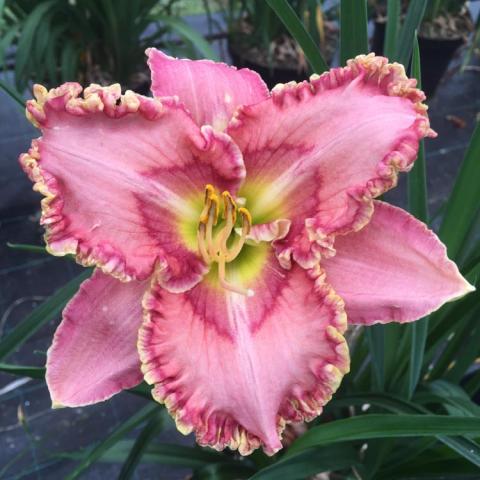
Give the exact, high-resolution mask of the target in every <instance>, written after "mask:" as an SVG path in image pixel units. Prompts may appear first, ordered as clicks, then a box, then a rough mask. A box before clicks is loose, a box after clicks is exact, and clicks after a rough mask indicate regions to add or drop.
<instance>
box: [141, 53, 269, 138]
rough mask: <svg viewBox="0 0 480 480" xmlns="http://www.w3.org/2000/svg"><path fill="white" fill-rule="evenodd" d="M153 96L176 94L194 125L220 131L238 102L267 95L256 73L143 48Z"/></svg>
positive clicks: (247, 102)
mask: <svg viewBox="0 0 480 480" xmlns="http://www.w3.org/2000/svg"><path fill="white" fill-rule="evenodd" d="M146 53H147V55H148V65H149V66H150V70H151V72H152V92H153V95H154V96H155V97H165V96H167V97H168V96H173V95H176V96H178V98H179V99H180V101H181V102H182V103H183V104H184V105H185V106H186V107H187V109H188V110H189V112H190V113H191V114H192V117H193V118H194V120H195V121H196V122H197V124H198V125H204V124H208V125H212V126H213V127H214V128H215V129H217V130H223V129H224V128H225V127H226V126H227V124H228V121H229V120H230V118H231V116H232V115H233V113H234V112H235V110H236V109H237V107H239V106H240V105H250V104H254V103H258V102H260V101H262V100H264V99H266V98H268V95H269V93H268V88H267V86H266V85H265V83H263V80H262V79H261V78H260V75H258V73H256V72H253V71H252V70H248V69H247V68H242V69H240V70H237V69H236V68H235V67H231V66H229V65H226V64H224V63H217V62H212V61H211V60H188V59H177V58H173V57H169V56H168V55H165V54H164V53H163V52H161V51H160V50H156V49H155V48H149V49H148V50H147V52H146Z"/></svg>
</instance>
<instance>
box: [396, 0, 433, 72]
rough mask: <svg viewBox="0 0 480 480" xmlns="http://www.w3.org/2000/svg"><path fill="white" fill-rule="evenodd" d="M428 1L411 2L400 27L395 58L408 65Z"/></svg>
mask: <svg viewBox="0 0 480 480" xmlns="http://www.w3.org/2000/svg"><path fill="white" fill-rule="evenodd" d="M427 1H428V0H415V1H414V2H410V3H409V6H408V10H407V16H406V18H405V22H404V24H403V25H402V28H401V29H400V34H399V40H398V44H397V54H396V55H395V58H394V60H396V61H397V62H399V63H401V64H403V65H408V62H409V61H410V57H411V55H412V50H413V39H414V37H415V32H416V31H417V30H418V28H419V27H420V24H421V23H422V19H423V15H424V14H425V7H426V6H427Z"/></svg>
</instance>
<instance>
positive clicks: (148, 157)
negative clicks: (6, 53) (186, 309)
mask: <svg viewBox="0 0 480 480" xmlns="http://www.w3.org/2000/svg"><path fill="white" fill-rule="evenodd" d="M35 92H36V96H37V101H30V102H28V104H27V110H28V115H29V116H30V118H31V119H32V120H33V121H34V122H35V123H36V124H38V125H39V126H40V128H41V130H42V133H43V137H42V138H40V139H39V140H34V141H33V143H32V148H31V149H30V151H29V153H28V154H24V155H22V156H21V157H20V161H21V164H22V166H23V168H24V170H25V171H26V172H27V173H28V174H29V176H30V178H31V179H32V180H33V181H34V182H35V187H34V188H35V189H36V190H38V191H40V192H41V193H42V194H43V195H45V197H46V198H45V199H43V202H42V209H43V216H42V223H43V224H44V225H45V227H46V242H47V245H48V248H49V250H50V251H51V252H52V253H53V254H55V255H64V254H66V253H73V254H76V255H77V259H78V261H80V262H81V263H82V264H84V265H91V264H95V265H98V266H99V267H100V268H102V270H103V271H105V272H106V273H111V274H113V275H115V276H118V277H119V278H122V279H130V278H137V279H144V278H146V277H148V276H149V275H150V274H151V272H152V270H153V267H154V265H155V263H156V262H157V261H160V263H161V264H162V268H163V271H164V280H165V282H170V284H171V286H172V288H173V289H175V290H181V289H184V288H188V286H191V285H192V284H194V283H196V282H197V281H198V280H199V279H200V278H201V276H202V274H203V273H204V272H205V265H204V264H203V262H202V261H201V260H200V258H199V257H198V255H197V253H196V251H195V249H192V248H188V246H187V245H185V244H184V242H182V239H181V235H180V233H179V228H180V227H179V223H181V221H182V220H184V219H188V218H190V217H192V218H193V217H195V218H193V220H194V221H197V215H198V212H197V211H196V210H195V209H194V208H192V205H191V199H192V197H195V195H198V196H200V197H201V196H202V195H203V190H204V187H205V184H207V183H211V184H214V185H215V186H216V188H218V189H219V190H221V189H227V190H230V191H235V189H236V188H237V186H238V184H239V182H240V181H241V180H242V178H243V177H244V174H245V169H244V166H243V161H242V157H241V153H240V152H239V150H238V148H237V147H236V146H235V145H234V144H233V143H232V141H231V140H230V139H229V138H228V137H227V136H226V135H225V134H222V133H216V132H214V131H213V130H212V129H211V128H210V127H203V128H202V129H200V128H199V127H197V125H196V124H195V123H194V122H193V120H192V119H191V118H190V116H189V115H188V113H186V112H185V110H184V109H183V107H181V106H179V105H177V104H176V103H175V102H174V101H172V100H165V101H163V102H160V101H158V100H152V99H147V98H145V97H141V96H140V95H136V94H134V93H132V92H127V93H126V94H125V95H124V96H122V97H120V87H119V86H118V85H113V86H111V87H105V88H100V87H98V86H91V87H89V88H88V89H86V90H85V92H84V98H80V97H79V94H80V92H81V87H80V86H79V85H78V84H65V85H63V86H62V87H59V88H58V89H53V90H51V91H50V92H48V93H47V92H46V90H45V89H43V87H39V86H37V87H36V89H35Z"/></svg>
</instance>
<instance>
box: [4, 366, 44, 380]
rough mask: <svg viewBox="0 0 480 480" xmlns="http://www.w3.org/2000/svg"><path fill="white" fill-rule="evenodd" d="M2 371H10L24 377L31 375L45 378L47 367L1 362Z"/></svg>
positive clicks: (31, 376) (40, 378)
mask: <svg viewBox="0 0 480 480" xmlns="http://www.w3.org/2000/svg"><path fill="white" fill-rule="evenodd" d="M0 372H5V373H10V374H12V375H18V376H22V377H30V378H35V379H38V380H43V379H44V378H45V368H43V367H29V366H26V365H12V364H10V363H0Z"/></svg>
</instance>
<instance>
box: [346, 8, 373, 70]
mask: <svg viewBox="0 0 480 480" xmlns="http://www.w3.org/2000/svg"><path fill="white" fill-rule="evenodd" d="M367 23H368V19H367V0H341V2H340V65H345V63H346V62H347V60H348V59H350V58H354V57H355V56H356V55H359V54H361V53H368V30H367Z"/></svg>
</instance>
